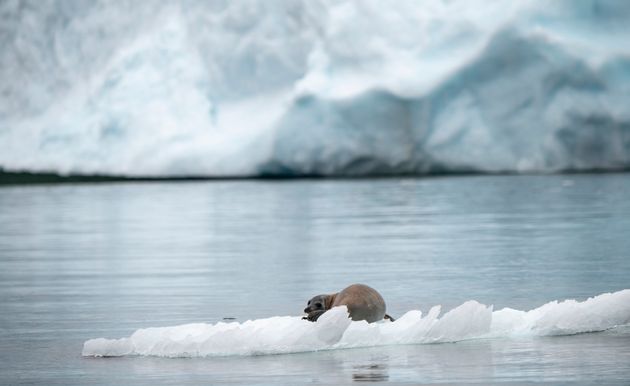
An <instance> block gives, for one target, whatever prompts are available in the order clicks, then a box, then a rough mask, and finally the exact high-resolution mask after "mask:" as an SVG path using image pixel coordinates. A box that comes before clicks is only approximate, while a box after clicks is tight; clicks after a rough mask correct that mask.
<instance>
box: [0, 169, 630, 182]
mask: <svg viewBox="0 0 630 386" xmlns="http://www.w3.org/2000/svg"><path fill="white" fill-rule="evenodd" d="M627 172H630V168H622V169H606V170H602V169H589V170H564V171H558V172H549V173H545V172H539V173H535V172H531V173H517V172H492V173H488V172H477V171H459V172H444V171H441V172H430V173H426V174H408V173H407V174H405V173H400V174H395V173H387V174H373V175H336V176H327V175H317V174H302V175H293V174H287V175H259V176H222V177H212V176H170V177H169V176H165V177H152V176H138V177H128V176H122V175H99V174H95V175H87V174H69V175H61V174H58V173H52V172H8V171H4V170H2V169H0V186H3V185H41V184H65V183H110V182H122V183H125V182H187V181H249V180H266V181H269V180H279V181H287V180H305V179H329V180H348V179H374V178H436V177H455V176H484V175H493V176H518V175H560V174H565V175H572V174H615V173H627Z"/></svg>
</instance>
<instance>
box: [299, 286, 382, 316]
mask: <svg viewBox="0 0 630 386" xmlns="http://www.w3.org/2000/svg"><path fill="white" fill-rule="evenodd" d="M337 306H346V307H348V312H349V313H350V318H351V319H352V320H355V321H356V320H365V321H367V322H368V323H373V322H378V321H379V320H383V319H389V320H391V321H392V322H393V321H394V318H392V317H391V316H389V315H387V314H386V313H385V301H384V300H383V297H382V296H381V295H380V294H379V293H378V292H377V291H376V290H375V289H374V288H371V287H368V286H366V285H365V284H352V285H351V286H349V287H346V288H344V289H343V290H341V291H340V292H337V293H335V294H331V295H317V296H315V297H313V298H312V299H311V300H309V301H308V303H307V304H306V308H305V309H304V312H305V313H306V314H308V315H307V316H305V317H303V318H302V319H306V320H310V321H311V322H315V321H316V320H317V319H318V318H319V317H320V316H321V315H322V314H323V313H324V312H326V311H328V310H330V309H331V308H333V307H337Z"/></svg>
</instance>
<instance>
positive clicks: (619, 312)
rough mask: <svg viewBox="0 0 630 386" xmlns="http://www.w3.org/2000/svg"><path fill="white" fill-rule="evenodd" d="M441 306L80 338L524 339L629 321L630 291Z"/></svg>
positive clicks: (216, 345)
mask: <svg viewBox="0 0 630 386" xmlns="http://www.w3.org/2000/svg"><path fill="white" fill-rule="evenodd" d="M440 311H441V307H440V306H434V307H432V308H431V309H430V310H429V312H428V313H427V314H426V315H423V314H422V311H420V310H412V311H409V312H407V313H405V314H404V315H403V316H402V317H400V318H399V319H397V320H396V321H394V322H385V321H384V322H379V323H372V324H368V323H367V322H365V321H358V322H354V321H352V320H351V319H349V316H348V311H347V309H346V307H345V306H341V307H335V308H333V309H331V310H330V311H328V312H326V313H324V314H323V315H322V316H321V317H320V318H319V319H318V321H317V322H315V323H312V322H309V321H306V320H302V319H301V317H296V316H275V317H271V318H267V319H257V320H249V321H246V322H243V323H238V322H230V323H225V322H219V323H216V324H206V323H191V324H184V325H180V326H173V327H152V328H144V329H140V330H137V331H136V332H134V333H133V334H132V335H131V336H130V337H128V338H121V339H105V338H97V339H90V340H88V341H86V342H85V343H84V345H83V351H82V355H83V356H88V357H112V356H127V355H141V356H160V357H213V356H233V355H265V354H283V353H285V354H286V353H297V352H310V351H319V350H336V349H347V348H360V347H374V346H384V345H399V344H430V343H442V342H451V343H452V342H459V341H463V340H471V339H510V338H512V339H514V338H516V339H526V338H531V337H537V336H561V335H574V334H579V333H587V332H597V331H604V330H608V329H612V328H616V327H620V326H627V325H628V323H630V290H629V289H626V290H622V291H618V292H614V293H606V294H601V295H598V296H595V297H592V298H589V299H587V300H585V301H582V302H579V301H576V300H565V301H562V302H557V301H554V302H550V303H547V304H545V305H543V306H541V307H538V308H536V309H533V310H530V311H519V310H514V309H510V308H504V309H502V310H499V311H494V312H493V310H492V306H485V305H483V304H480V303H478V302H476V301H474V300H471V301H468V302H465V303H464V304H462V305H461V306H459V307H456V308H454V309H452V310H450V311H448V312H447V313H445V314H444V315H443V316H442V317H439V315H440Z"/></svg>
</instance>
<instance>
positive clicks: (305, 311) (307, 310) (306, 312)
mask: <svg viewBox="0 0 630 386" xmlns="http://www.w3.org/2000/svg"><path fill="white" fill-rule="evenodd" d="M311 311H312V310H311V307H306V308H305V309H304V313H305V314H308V313H309V312H311Z"/></svg>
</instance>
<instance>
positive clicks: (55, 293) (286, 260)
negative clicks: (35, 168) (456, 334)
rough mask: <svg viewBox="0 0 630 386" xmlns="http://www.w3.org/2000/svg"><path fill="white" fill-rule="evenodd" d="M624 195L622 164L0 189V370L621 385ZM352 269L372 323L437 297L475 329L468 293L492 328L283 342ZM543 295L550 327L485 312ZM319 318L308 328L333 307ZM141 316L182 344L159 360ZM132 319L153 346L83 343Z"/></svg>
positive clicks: (73, 377)
mask: <svg viewBox="0 0 630 386" xmlns="http://www.w3.org/2000/svg"><path fill="white" fill-rule="evenodd" d="M628 197H630V175H628V174H592V175H587V174H581V175H549V176H470V177H438V178H387V179H346V180H322V179H319V180H318V179H315V180H282V181H264V180H250V181H222V182H218V181H204V182H177V183H168V182H164V183H162V182H160V183H139V182H135V183H102V184H64V185H41V186H13V187H3V188H1V189H0V381H1V382H2V383H7V384H15V383H33V382H37V383H47V384H86V383H105V384H108V383H110V384H113V383H118V384H120V383H133V384H149V383H151V384H160V383H163V384H173V383H176V384H197V383H202V384H214V383H220V382H226V383H231V384H288V385H289V384H290V385H293V384H301V383H312V382H321V383H330V384H349V383H353V382H355V381H377V382H390V383H440V382H459V383H461V382H471V383H487V382H491V381H516V382H547V383H550V384H555V383H558V382H563V381H572V382H575V381H577V382H582V383H585V384H587V383H593V382H604V383H618V384H624V383H625V384H627V383H628V382H630V328H629V327H628V326H627V325H621V326H619V324H624V323H623V321H624V320H625V318H626V314H625V312H626V310H627V307H628V306H627V304H626V303H627V302H626V301H625V300H626V299H627V293H628V292H627V291H623V290H624V289H628V288H630V279H629V278H630V258H629V256H628V251H630V240H629V238H628V237H627V235H628V234H630V202H629V201H628V199H627V198H628ZM355 282H361V283H366V284H368V285H371V286H372V287H374V288H376V289H378V290H379V291H380V292H381V294H382V295H383V297H384V298H385V300H386V302H387V310H388V313H389V314H391V315H392V316H394V317H396V318H399V319H398V320H397V321H396V322H395V323H391V324H387V323H388V322H384V323H382V324H379V325H377V326H375V327H374V328H376V329H378V330H379V331H380V330H387V329H390V330H391V329H392V328H395V327H396V326H402V325H400V324H397V323H401V322H405V320H407V321H408V322H409V325H414V323H416V324H417V322H418V320H422V319H419V318H428V317H429V316H431V310H435V306H438V305H439V306H441V308H440V313H439V314H438V315H437V316H436V317H435V320H434V322H435V323H440V322H441V323H442V324H443V325H448V326H453V325H456V326H462V325H467V324H470V325H472V324H474V323H472V322H470V315H471V314H470V313H466V312H461V310H462V307H464V311H466V310H467V309H466V307H468V310H470V307H472V308H474V309H477V310H479V312H480V314H479V315H482V316H483V315H490V323H491V324H490V326H491V327H490V330H488V331H485V330H484V331H476V333H475V334H472V335H471V334H468V335H466V334H464V336H461V337H460V338H461V339H443V340H440V339H437V340H434V341H431V340H424V341H423V340H420V341H416V342H411V341H399V342H395V341H387V340H385V341H380V342H379V341H371V339H374V337H375V336H376V335H374V334H373V333H371V332H369V331H368V332H366V331H364V330H365V328H364V327H362V326H361V325H355V324H352V325H350V326H349V327H348V328H347V329H342V331H341V336H340V337H335V336H332V338H331V336H330V335H329V336H328V338H331V339H333V340H334V339H336V338H339V339H340V340H339V341H337V342H332V343H331V344H329V345H327V346H317V344H316V343H313V344H312V346H313V347H312V350H309V347H308V344H307V345H304V344H301V345H300V348H301V349H300V350H291V346H290V345H288V344H287V342H289V341H290V340H291V339H295V337H296V334H297V333H293V334H292V333H291V331H290V330H289V329H281V328H278V326H279V322H280V321H284V322H286V323H288V324H287V325H288V326H300V327H299V328H301V329H306V330H300V331H299V333H300V334H302V335H300V337H302V338H303V339H304V340H306V341H307V342H308V339H312V336H309V331H307V330H308V329H312V330H313V331H315V333H316V334H317V331H316V330H317V329H318V328H319V327H320V326H318V324H319V322H318V323H315V324H312V323H308V322H302V321H301V320H300V319H299V317H300V316H301V314H302V313H301V311H302V309H303V308H304V306H305V302H306V300H307V299H308V298H310V297H311V296H313V295H315V294H319V293H327V292H334V291H338V290H340V289H342V288H343V287H344V286H346V285H348V284H351V283H355ZM606 293H611V295H605V294H606ZM602 294H604V295H602ZM598 295H601V296H598ZM593 297H594V298H593ZM588 298H593V299H591V300H587V299H588ZM568 299H575V302H572V301H570V300H568ZM606 299H609V300H610V299H612V302H608V303H606V302H607V300H606ZM555 300H558V301H559V303H558V304H556V303H550V302H552V301H555ZM565 300H568V301H565ZM471 301H472V302H471ZM563 301H565V302H563ZM589 302H590V303H589ZM471 305H472V306H471ZM543 306H544V307H543ZM540 307H542V308H540ZM506 308H509V309H512V310H517V311H510V310H506ZM536 309H538V310H536ZM449 310H455V311H453V312H452V313H450V314H449V313H448V311H449ZM457 310H460V311H457ZM540 310H543V311H544V310H547V311H546V312H548V314H547V315H556V316H557V318H556V319H555V320H550V319H549V318H550V317H549V316H547V319H545V320H544V322H545V323H547V324H544V323H542V322H540V323H539V324H538V326H543V325H544V326H552V327H556V329H553V328H552V329H550V330H543V329H538V330H536V331H534V332H532V331H526V329H525V330H523V329H521V330H519V329H518V328H516V327H515V325H509V326H508V327H509V328H508V329H507V330H509V331H508V332H509V333H506V332H505V331H507V330H506V327H505V325H501V326H502V327H501V326H499V325H498V324H497V323H499V322H500V321H502V320H503V321H504V322H505V321H506V320H508V321H509V320H514V319H513V318H514V317H518V316H519V315H520V316H521V317H522V318H523V323H524V324H521V327H523V326H526V323H525V321H526V320H525V319H527V315H529V316H530V317H529V319H530V320H529V322H531V319H532V318H533V316H534V315H540V312H541V311H540ZM571 310H573V311H571ZM420 312H421V314H420ZM458 312H459V313H458ZM571 312H573V313H571ZM488 313H489V314H488ZM448 315H451V316H450V317H449V316H448ZM453 315H455V316H453ZM339 316H340V315H339V313H338V312H337V311H335V312H334V313H331V316H330V317H329V318H328V319H329V321H330V320H331V318H333V317H339ZM506 316H507V319H506ZM269 318H272V319H269ZM449 318H450V319H449ZM481 319H482V320H481V322H482V324H483V320H485V319H483V318H481ZM517 319H518V318H517ZM552 319H553V318H552ZM269 320H271V321H272V323H268V321H269ZM445 320H446V321H448V322H449V323H451V324H447V323H446V322H445ZM324 321H326V320H324ZM333 322H335V323H333V324H332V325H331V329H324V331H333V332H334V331H335V328H339V327H338V326H339V324H344V323H348V322H347V321H345V320H344V318H339V319H338V320H337V321H335V320H333ZM508 324H509V323H508ZM251 325H253V326H261V327H262V328H260V329H258V333H257V334H256V333H254V334H251V335H249V336H248V340H249V342H251V343H256V342H259V343H260V342H267V343H268V344H267V346H266V347H268V348H270V349H269V350H251V351H242V352H238V350H232V351H230V350H227V351H225V350H224V351H223V352H221V353H220V354H221V356H216V355H215V354H216V352H212V350H210V351H207V352H204V351H196V352H195V351H192V350H190V348H191V347H192V346H190V345H187V344H188V343H190V341H186V339H193V340H194V338H195V332H196V331H201V330H203V329H212V328H217V326H233V327H234V328H236V330H237V331H236V332H233V333H231V334H229V335H227V337H228V338H229V339H238V338H243V336H242V335H239V331H238V329H239V328H243V326H251ZM273 325H275V326H276V328H275V329H273V328H267V327H269V326H273ZM576 325H577V326H579V327H580V328H578V329H574V330H570V328H568V327H567V326H569V327H571V326H573V327H575V326H576ZM302 326H304V327H302ZM497 326H499V327H501V328H503V329H499V330H500V331H499V332H500V333H497V331H498V330H497V328H498V327H497ZM562 326H564V327H567V329H565V330H564V331H563V330H562V329H560V330H558V329H557V328H558V327H562ZM154 327H164V329H161V330H160V329H157V331H167V332H169V333H172V332H174V331H178V332H179V333H180V336H177V337H176V338H177V339H179V341H180V342H183V343H184V345H183V346H179V347H175V348H173V347H172V346H170V348H169V350H170V351H167V352H166V354H167V355H166V357H165V351H160V350H159V349H157V348H156V347H158V346H159V345H160V344H164V343H165V342H166V341H165V340H164V339H163V336H150V335H146V333H147V331H148V332H151V331H154V332H155V331H156V329H153V328H154ZM396 328H398V327H396ZM400 328H402V327H400ZM319 329H320V330H322V329H321V328H319ZM392 331H393V330H392ZM427 331H428V330H427ZM519 331H520V332H521V333H519ZM587 331H598V332H590V333H586V332H587ZM270 332H273V334H274V335H273V336H270V335H269V333H270ZM380 332H382V331H380ZM386 332H387V331H386ZM390 332H391V331H390ZM493 332H494V334H493ZM398 333H399V331H394V335H395V334H398ZM574 333H578V334H577V335H574ZM138 334H140V335H142V334H145V335H144V336H145V337H147V336H148V339H147V340H145V343H147V342H148V343H147V344H148V345H149V346H151V347H152V348H153V349H154V350H153V351H151V350H149V351H146V352H137V351H135V352H134V351H131V352H118V353H116V355H122V356H118V357H100V356H99V355H105V356H107V354H108V353H107V352H104V351H102V350H101V351H99V349H102V346H98V344H97V345H96V346H90V344H94V342H96V343H98V342H101V343H102V342H104V341H103V340H100V341H99V340H96V341H95V340H94V339H98V338H106V339H107V341H106V342H118V341H120V340H124V339H131V338H133V337H134V336H138ZM333 335H334V334H333ZM390 335H391V334H390ZM171 336H172V335H171ZM396 336H399V335H396ZM390 337H391V336H390ZM394 337H395V336H394ZM416 337H417V336H416ZM177 339H176V340H177ZM229 339H228V341H227V343H228V344H227V346H228V347H234V346H233V345H231V343H233V341H230V340H229ZM304 340H301V341H300V342H302V343H303V342H304ZM90 342H92V343H90ZM269 342H271V343H269ZM300 342H297V343H296V342H295V341H294V343H296V344H299V343H300ZM312 342H317V341H312ZM344 342H345V343H346V344H345V345H344V344H343V343H344ZM436 342H438V343H436ZM439 342H441V343H439ZM446 342H448V343H446ZM210 343H211V345H215V346H216V342H214V341H211V342H210ZM340 343H341V344H340ZM426 343H432V344H426ZM269 345H271V346H269ZM274 345H275V346H274ZM215 346H213V347H215ZM90 347H91V348H92V349H94V350H95V351H90ZM287 347H288V348H287ZM158 348H159V347H158ZM294 351H300V352H294ZM273 352H279V353H282V354H279V355H268V354H270V353H273ZM110 354H111V353H110Z"/></svg>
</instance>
